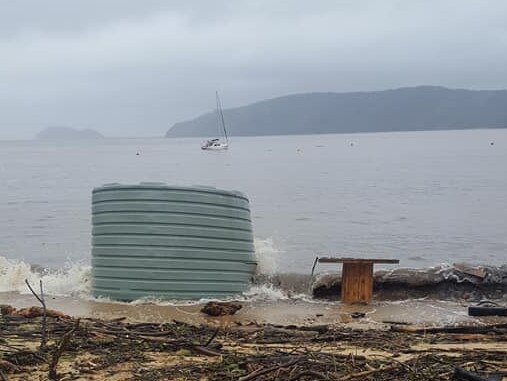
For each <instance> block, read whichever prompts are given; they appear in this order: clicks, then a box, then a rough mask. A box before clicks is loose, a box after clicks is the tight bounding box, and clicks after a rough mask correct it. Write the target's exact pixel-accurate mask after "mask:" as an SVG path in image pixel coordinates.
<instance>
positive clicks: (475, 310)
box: [468, 306, 507, 316]
mask: <svg viewBox="0 0 507 381" xmlns="http://www.w3.org/2000/svg"><path fill="white" fill-rule="evenodd" d="M468 315H469V316H507V307H483V306H470V307H468Z"/></svg>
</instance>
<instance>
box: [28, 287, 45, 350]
mask: <svg viewBox="0 0 507 381" xmlns="http://www.w3.org/2000/svg"><path fill="white" fill-rule="evenodd" d="M25 283H26V285H27V286H28V288H29V289H30V291H31V292H32V294H33V296H35V298H36V299H37V300H38V301H39V302H40V304H42V311H43V313H42V323H41V324H42V327H41V339H40V349H39V351H40V352H41V353H44V352H45V351H46V347H47V342H48V327H47V311H46V301H45V300H44V290H43V289H42V279H41V280H40V283H39V284H40V297H39V295H37V293H36V292H35V291H34V290H33V288H32V286H31V285H30V282H28V279H25Z"/></svg>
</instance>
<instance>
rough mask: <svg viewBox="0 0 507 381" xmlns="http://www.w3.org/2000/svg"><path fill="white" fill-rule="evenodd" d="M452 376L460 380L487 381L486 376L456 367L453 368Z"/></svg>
mask: <svg viewBox="0 0 507 381" xmlns="http://www.w3.org/2000/svg"><path fill="white" fill-rule="evenodd" d="M452 378H454V379H455V380H462V381H488V379H487V378H484V377H481V376H479V375H478V374H477V373H472V372H468V371H466V370H464V369H461V368H458V367H456V368H454V373H453V374H452Z"/></svg>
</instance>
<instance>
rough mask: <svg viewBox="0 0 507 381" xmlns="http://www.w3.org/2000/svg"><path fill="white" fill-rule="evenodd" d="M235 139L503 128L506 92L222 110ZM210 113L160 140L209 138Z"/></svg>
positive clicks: (337, 98)
mask: <svg viewBox="0 0 507 381" xmlns="http://www.w3.org/2000/svg"><path fill="white" fill-rule="evenodd" d="M224 116H225V120H226V124H227V131H228V133H229V134H230V135H235V136H254V135H293V134H294V135H295V134H326V133H354V132H388V131H420V130H451V129H453V130H454V129H475V128H507V90H464V89H448V88H445V87H439V86H418V87H405V88H400V89H395V90H384V91H372V92H352V93H305V94H294V95H287V96H283V97H279V98H274V99H268V100H263V101H260V102H257V103H253V104H250V105H247V106H243V107H237V108H232V109H226V110H224ZM217 126H218V125H217V117H216V114H215V113H214V112H209V113H206V114H203V115H201V116H198V117H197V118H195V119H192V120H188V121H184V122H179V123H176V124H174V125H173V126H172V127H171V128H170V129H169V131H167V133H166V137H197V136H201V137H202V136H215V135H216V134H217V133H218V127H217Z"/></svg>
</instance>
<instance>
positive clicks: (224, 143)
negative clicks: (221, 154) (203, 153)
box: [201, 91, 229, 151]
mask: <svg viewBox="0 0 507 381" xmlns="http://www.w3.org/2000/svg"><path fill="white" fill-rule="evenodd" d="M216 98H217V117H218V124H219V132H220V134H222V133H223V137H220V138H214V139H208V140H206V141H205V142H204V143H203V144H202V145H201V149H204V150H209V151H220V150H226V149H227V148H229V137H228V136H227V130H226V128H225V120H224V113H223V112H222V104H221V102H220V98H219V96H218V91H217V92H216Z"/></svg>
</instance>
